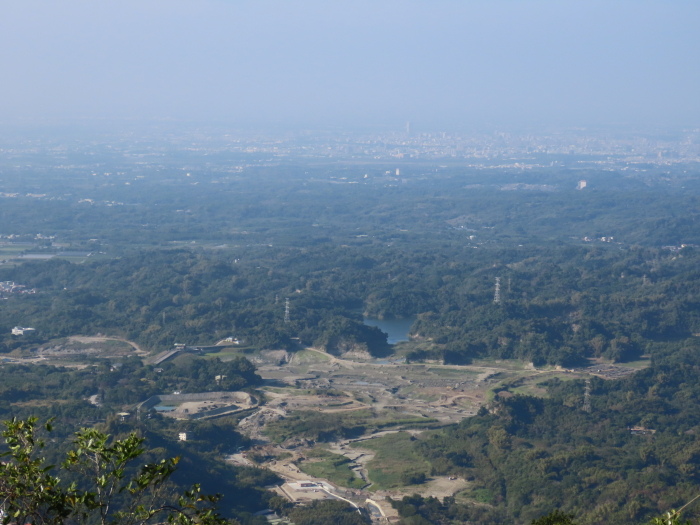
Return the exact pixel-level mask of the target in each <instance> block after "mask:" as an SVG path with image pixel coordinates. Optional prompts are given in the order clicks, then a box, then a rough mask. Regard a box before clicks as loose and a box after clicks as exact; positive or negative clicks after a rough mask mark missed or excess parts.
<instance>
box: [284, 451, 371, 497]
mask: <svg viewBox="0 0 700 525" xmlns="http://www.w3.org/2000/svg"><path fill="white" fill-rule="evenodd" d="M308 455H309V458H310V459H309V460H306V461H301V462H299V463H298V464H297V465H298V467H299V468H300V469H301V470H302V471H303V472H306V473H307V474H309V475H310V476H314V477H316V478H324V479H327V480H328V481H330V482H331V483H335V484H337V485H341V486H343V487H348V488H355V489H359V488H362V487H364V486H365V484H366V483H365V481H364V480H362V479H361V478H358V477H357V476H356V475H355V473H354V472H353V471H352V469H350V460H349V459H348V458H346V457H345V456H341V455H340V454H333V453H332V452H328V451H327V450H323V449H320V448H315V449H313V450H311V451H309V454H308Z"/></svg>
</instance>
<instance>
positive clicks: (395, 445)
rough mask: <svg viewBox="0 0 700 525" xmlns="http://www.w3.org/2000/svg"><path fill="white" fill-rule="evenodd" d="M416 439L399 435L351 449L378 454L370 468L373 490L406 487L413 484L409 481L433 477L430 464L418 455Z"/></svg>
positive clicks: (364, 443) (384, 437)
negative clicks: (422, 476)
mask: <svg viewBox="0 0 700 525" xmlns="http://www.w3.org/2000/svg"><path fill="white" fill-rule="evenodd" d="M413 439H414V438H412V436H411V435H410V434H408V433H407V432H397V433H396V434H388V435H386V436H382V437H378V438H374V439H370V440H367V441H362V442H360V443H354V444H352V445H351V446H352V447H354V448H366V449H370V450H373V451H375V456H374V459H372V461H370V462H369V463H368V464H367V470H368V473H369V479H370V481H371V482H372V485H371V486H370V488H369V489H370V490H380V489H388V488H393V487H403V486H406V485H410V484H411V483H410V481H409V480H410V479H412V478H415V477H416V476H420V475H421V474H422V475H426V476H427V475H428V474H429V473H430V465H429V464H428V462H427V461H425V460H423V459H422V458H421V457H420V456H419V455H418V454H416V453H415V451H414V441H413Z"/></svg>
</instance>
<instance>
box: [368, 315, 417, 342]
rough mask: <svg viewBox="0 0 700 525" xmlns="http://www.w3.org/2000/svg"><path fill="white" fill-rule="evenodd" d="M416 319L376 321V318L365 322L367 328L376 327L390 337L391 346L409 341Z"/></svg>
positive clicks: (369, 318) (370, 318)
mask: <svg viewBox="0 0 700 525" xmlns="http://www.w3.org/2000/svg"><path fill="white" fill-rule="evenodd" d="M415 320H416V318H415V317H406V318H405V319H375V318H374V317H365V318H364V319H363V322H364V323H365V324H366V325H367V326H376V327H377V328H379V329H380V330H381V331H382V332H384V333H386V334H388V335H389V338H388V342H389V344H390V345H393V344H396V343H400V342H401V341H408V340H409V337H408V332H409V331H410V330H411V326H412V325H413V323H414V321H415Z"/></svg>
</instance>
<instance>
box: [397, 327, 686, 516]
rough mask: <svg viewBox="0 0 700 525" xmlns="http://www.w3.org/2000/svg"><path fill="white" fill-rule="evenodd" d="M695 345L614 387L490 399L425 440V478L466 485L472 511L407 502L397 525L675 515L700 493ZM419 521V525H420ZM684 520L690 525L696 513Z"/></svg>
mask: <svg viewBox="0 0 700 525" xmlns="http://www.w3.org/2000/svg"><path fill="white" fill-rule="evenodd" d="M699 385H700V343H699V342H698V341H697V340H696V339H692V340H686V341H683V342H678V343H677V344H675V345H673V347H672V348H671V347H669V348H668V349H667V352H663V353H659V354H658V355H657V356H656V358H655V359H654V363H653V364H652V366H651V367H650V368H648V369H645V370H643V371H640V372H637V373H636V374H634V375H633V376H630V377H628V378H626V379H622V380H617V381H603V380H600V379H597V378H593V379H592V380H591V411H590V413H589V412H586V411H584V410H583V409H582V407H583V391H584V384H583V381H566V382H562V381H559V380H556V381H553V382H550V383H549V384H547V385H546V386H547V390H548V397H547V398H545V399H540V398H533V397H527V396H520V395H515V396H506V395H503V396H498V397H497V398H496V400H495V401H494V403H493V405H492V406H491V409H490V411H486V410H482V412H480V414H479V415H478V416H476V417H473V418H468V419H465V420H464V421H463V422H462V423H460V424H459V425H456V426H454V427H450V428H447V429H445V430H442V431H438V432H434V433H431V434H428V435H426V434H424V435H422V436H421V437H420V438H419V439H418V440H417V441H415V442H414V449H415V451H416V452H417V453H418V454H420V455H421V456H422V457H424V458H425V459H426V460H427V461H429V463H430V465H431V466H432V474H433V475H454V476H460V477H465V478H467V479H471V480H473V482H474V484H475V488H474V489H473V490H472V493H473V494H475V495H477V497H478V498H479V500H480V502H477V503H476V504H470V505H460V504H457V503H455V501H454V500H453V499H448V500H446V501H440V500H435V499H434V498H427V499H423V498H420V497H417V498H406V499H405V500H404V501H403V502H402V503H397V506H398V508H399V509H400V510H401V513H402V515H403V516H405V517H406V518H409V517H410V516H414V517H413V518H411V519H407V520H406V523H416V524H417V523H454V521H452V520H457V521H459V522H467V521H468V522H478V523H516V524H525V523H530V521H531V520H533V519H534V518H537V517H539V516H542V515H544V514H547V513H548V512H550V511H551V510H552V509H560V510H563V511H565V512H567V513H572V514H573V515H574V516H575V521H576V522H577V523H582V524H601V525H602V524H607V523H620V524H627V523H629V524H634V523H645V522H647V521H648V520H649V519H650V517H652V516H658V515H661V514H662V513H663V512H665V511H668V510H670V509H674V508H675V509H678V508H680V507H681V506H682V505H683V504H684V503H686V502H688V501H690V500H691V499H692V498H693V497H694V496H695V495H696V494H697V492H698V485H699V484H700V444H699V443H698V440H697V436H698V433H700V386H699ZM418 516H422V517H423V518H425V519H427V521H420V520H419V519H417V518H418ZM684 517H685V518H690V519H691V522H693V523H694V522H695V520H697V519H698V518H699V517H700V509H698V508H696V507H692V506H691V507H690V508H688V509H687V510H686V511H685V512H684Z"/></svg>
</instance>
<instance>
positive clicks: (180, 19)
mask: <svg viewBox="0 0 700 525" xmlns="http://www.w3.org/2000/svg"><path fill="white" fill-rule="evenodd" d="M698 26H700V3H698V2H692V1H690V0H674V1H672V2H669V1H668V0H664V1H662V0H634V1H633V0H616V1H614V2H610V1H600V0H590V1H586V2H583V1H574V0H571V1H561V0H488V1H486V0H473V1H457V0H443V1H441V2H427V1H417V0H403V1H400V0H382V1H379V2H377V1H373V2H371V1H369V0H357V1H353V2H333V3H329V2H321V1H318V0H304V1H302V2H295V3H292V2H284V1H282V0H257V1H253V0H198V1H193V0H188V1H185V0H149V1H147V2H143V1H140V2H136V1H134V0H124V1H122V2H119V3H106V2H100V3H98V2H90V1H87V0H65V1H63V2H60V3H47V2H42V1H39V0H26V1H23V2H13V3H8V4H7V5H5V6H3V17H2V19H1V20H0V49H1V50H2V51H0V71H2V72H3V82H2V83H0V126H10V125H16V124H18V123H19V124H26V123H30V124H37V123H39V124H40V123H42V122H51V121H61V122H85V121H90V122H99V121H100V120H104V121H105V125H108V124H107V122H108V121H111V120H122V121H125V122H128V121H129V120H133V121H135V122H137V121H138V122H140V121H146V122H148V121H164V122H168V121H188V122H215V123H222V124H227V125H232V126H239V127H254V128H260V129H264V128H275V127H281V128H293V127H302V128H328V127H331V128H338V129H344V128H347V129H350V128H372V127H383V128H385V129H386V128H393V129H396V130H397V131H398V130H405V131H408V130H409V124H408V123H409V122H410V131H411V132H412V133H416V132H420V130H437V129H448V130H449V129H490V128H513V127H520V128H528V129H538V128H545V127H552V126H561V127H571V126H593V127H595V126H603V127H604V126H619V127H647V128H650V127H658V126H662V127H698V126H700V97H698V96H697V93H698V92H700V70H699V68H697V66H695V61H696V57H697V56H700V33H699V32H698V31H697V27H698Z"/></svg>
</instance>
